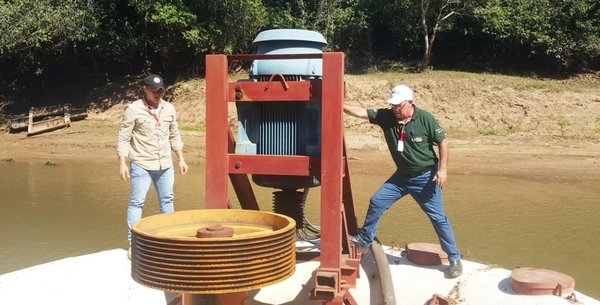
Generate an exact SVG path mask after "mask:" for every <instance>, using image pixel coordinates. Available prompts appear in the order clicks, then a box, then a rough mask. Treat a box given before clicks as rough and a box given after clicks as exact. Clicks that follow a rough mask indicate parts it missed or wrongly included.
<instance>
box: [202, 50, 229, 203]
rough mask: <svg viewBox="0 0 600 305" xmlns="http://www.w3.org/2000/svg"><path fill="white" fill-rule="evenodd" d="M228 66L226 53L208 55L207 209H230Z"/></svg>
mask: <svg viewBox="0 0 600 305" xmlns="http://www.w3.org/2000/svg"><path fill="white" fill-rule="evenodd" d="M228 88H229V87H228V65H227V56H225V55H206V113H207V115H206V208H207V209H227V203H228V195H227V188H228V181H227V178H228V176H229V173H228V170H227V168H228V157H227V146H228V143H227V142H228V135H227V132H228V130H229V126H228V120H227V93H228Z"/></svg>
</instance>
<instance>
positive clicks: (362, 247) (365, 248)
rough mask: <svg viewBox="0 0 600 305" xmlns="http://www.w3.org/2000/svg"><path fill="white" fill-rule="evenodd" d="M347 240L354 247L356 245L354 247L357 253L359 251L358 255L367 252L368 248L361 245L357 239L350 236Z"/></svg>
mask: <svg viewBox="0 0 600 305" xmlns="http://www.w3.org/2000/svg"><path fill="white" fill-rule="evenodd" d="M348 239H349V240H350V242H352V243H353V244H354V245H356V247H357V248H358V251H360V253H362V254H365V253H367V252H369V247H368V246H365V245H364V244H363V243H361V242H360V240H358V237H356V236H353V235H350V237H348Z"/></svg>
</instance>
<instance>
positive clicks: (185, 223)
mask: <svg viewBox="0 0 600 305" xmlns="http://www.w3.org/2000/svg"><path fill="white" fill-rule="evenodd" d="M295 228H296V223H295V221H294V220H293V219H291V218H289V217H287V216H284V215H280V214H276V213H271V212H261V211H249V210H194V211H182V212H176V213H172V214H161V215H155V216H151V217H147V218H144V219H142V220H140V221H139V222H137V223H135V224H134V225H133V230H132V264H131V275H132V277H133V279H134V280H135V281H137V282H138V283H140V284H142V285H145V286H148V287H152V288H156V289H160V290H165V291H172V292H177V293H188V294H221V293H231V292H240V291H248V290H254V289H259V288H261V287H265V286H268V285H272V284H275V283H277V282H280V281H283V280H285V279H287V278H288V277H290V276H291V275H292V274H293V273H294V271H295V263H296V252H295V251H296V250H295V242H296V235H295Z"/></svg>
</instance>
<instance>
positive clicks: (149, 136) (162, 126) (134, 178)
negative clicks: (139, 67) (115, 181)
mask: <svg viewBox="0 0 600 305" xmlns="http://www.w3.org/2000/svg"><path fill="white" fill-rule="evenodd" d="M143 91H144V95H143V97H142V98H141V99H138V100H136V101H134V102H133V103H131V104H130V105H128V106H127V108H125V113H124V115H123V119H122V120H121V126H120V130H119V137H118V143H117V155H118V157H119V175H120V176H121V179H123V180H125V181H128V180H129V179H131V195H130V197H129V205H128V207H127V225H128V227H129V232H128V239H129V243H130V245H131V226H132V225H133V223H135V222H136V221H138V220H140V219H141V218H142V209H143V207H144V202H145V200H146V195H147V194H148V190H149V189H150V184H151V183H152V184H154V187H155V188H156V193H157V195H158V201H159V206H160V212H161V213H173V212H174V211H175V208H174V205H173V199H174V193H173V184H174V182H175V175H174V170H173V160H172V158H171V151H175V154H176V155H177V159H178V163H177V164H178V168H179V172H180V173H181V174H182V175H185V174H186V173H187V171H188V165H187V163H186V162H185V158H184V157H183V142H182V141H181V135H180V134H179V128H178V125H177V114H176V112H175V107H174V106H173V105H172V104H171V103H169V102H167V101H165V100H163V99H162V96H163V95H164V93H165V85H164V83H163V80H162V78H161V77H160V76H158V75H155V74H150V75H148V76H147V77H145V78H144V80H143ZM127 158H129V159H130V161H131V162H130V163H129V164H127V161H126V159H127ZM130 250H131V249H130Z"/></svg>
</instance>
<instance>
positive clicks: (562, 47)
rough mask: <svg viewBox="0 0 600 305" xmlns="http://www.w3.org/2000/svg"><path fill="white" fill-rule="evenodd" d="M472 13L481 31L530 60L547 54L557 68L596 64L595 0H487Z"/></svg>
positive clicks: (599, 32) (599, 26)
mask: <svg viewBox="0 0 600 305" xmlns="http://www.w3.org/2000/svg"><path fill="white" fill-rule="evenodd" d="M474 14H475V16H476V17H477V18H479V20H480V21H481V24H482V29H483V32H484V33H486V34H488V35H490V37H492V38H493V39H494V40H496V41H498V42H499V43H500V44H502V45H504V46H506V47H508V48H510V47H511V46H514V47H515V48H516V50H519V49H523V50H526V51H527V53H526V54H525V56H527V57H529V58H530V59H532V60H536V59H538V60H539V59H540V58H542V57H547V58H549V59H550V62H551V65H553V66H554V68H558V69H573V68H582V67H589V66H594V62H595V63H596V64H595V65H596V67H597V63H598V58H599V57H600V43H599V42H600V13H599V4H598V1H594V0H570V1H562V0H489V1H488V3H487V4H486V5H485V6H482V7H480V8H477V9H475V10H474ZM548 68H552V67H550V66H549V67H548Z"/></svg>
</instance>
